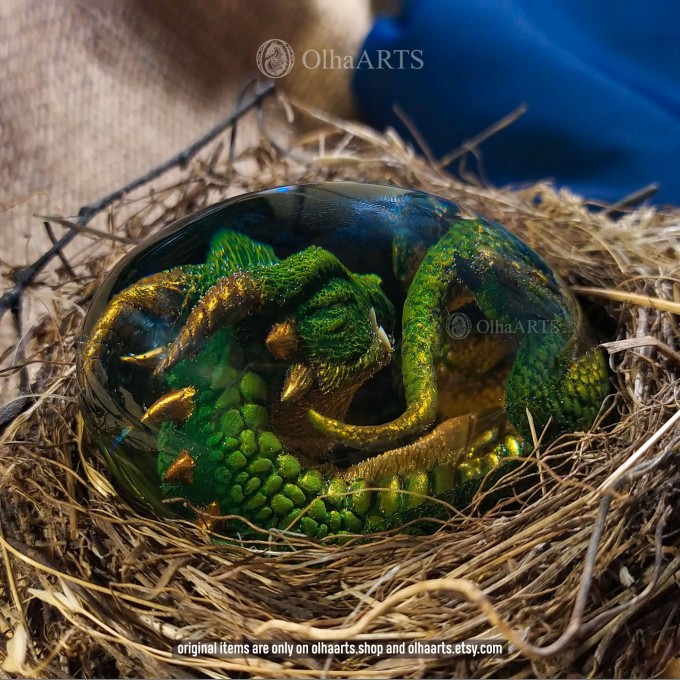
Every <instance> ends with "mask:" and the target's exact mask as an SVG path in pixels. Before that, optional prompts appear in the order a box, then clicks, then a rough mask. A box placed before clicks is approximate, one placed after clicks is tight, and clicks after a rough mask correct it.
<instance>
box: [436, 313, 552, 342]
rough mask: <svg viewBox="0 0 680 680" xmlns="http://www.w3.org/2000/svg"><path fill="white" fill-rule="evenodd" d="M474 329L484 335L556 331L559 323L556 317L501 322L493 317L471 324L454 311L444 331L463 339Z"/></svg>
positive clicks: (452, 336)
mask: <svg viewBox="0 0 680 680" xmlns="http://www.w3.org/2000/svg"><path fill="white" fill-rule="evenodd" d="M473 330H474V332H475V333H478V334H481V335H486V334H488V333H497V334H499V335H512V334H514V333H524V334H526V333H557V332H559V330H560V329H559V324H558V322H557V320H556V319H525V320H523V321H520V320H518V321H511V322H507V323H503V322H500V321H495V320H493V319H479V320H477V322H476V323H475V324H474V326H473V324H472V319H470V317H469V316H468V315H467V314H463V313H462V312H455V313H454V314H449V316H448V317H447V319H446V332H447V334H448V336H449V337H450V338H451V339H452V340H465V338H467V336H468V335H470V333H472V331H473Z"/></svg>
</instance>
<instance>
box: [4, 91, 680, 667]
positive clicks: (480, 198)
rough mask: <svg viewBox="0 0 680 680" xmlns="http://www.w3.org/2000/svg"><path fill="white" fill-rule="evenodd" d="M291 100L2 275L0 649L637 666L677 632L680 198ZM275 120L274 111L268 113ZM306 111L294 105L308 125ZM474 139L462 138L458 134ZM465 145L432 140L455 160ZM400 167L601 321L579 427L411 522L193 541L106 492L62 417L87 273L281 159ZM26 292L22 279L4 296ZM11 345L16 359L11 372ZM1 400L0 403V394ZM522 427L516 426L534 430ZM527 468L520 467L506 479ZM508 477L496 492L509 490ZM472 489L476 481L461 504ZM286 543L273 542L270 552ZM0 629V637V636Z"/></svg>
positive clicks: (71, 416)
mask: <svg viewBox="0 0 680 680" xmlns="http://www.w3.org/2000/svg"><path fill="white" fill-rule="evenodd" d="M269 108H270V109H271V110H270V114H271V113H275V111H274V110H275V109H276V110H278V111H281V110H284V111H285V112H286V114H287V115H289V116H293V115H294V116H296V117H298V118H299V117H305V118H306V119H307V121H308V123H309V120H310V119H312V121H313V124H314V127H315V130H316V131H315V132H313V133H309V134H307V135H306V137H305V138H304V139H300V138H298V139H296V140H295V143H294V144H293V145H292V150H290V151H283V150H282V149H281V147H280V146H279V145H278V144H276V143H275V142H274V141H273V140H272V138H271V136H270V135H269V134H266V130H264V128H262V132H263V134H262V138H261V141H260V142H259V143H258V144H256V145H254V146H252V147H249V148H246V149H245V150H244V151H242V152H240V153H238V154H236V156H235V157H233V149H232V151H231V153H229V152H228V151H225V149H228V148H229V147H228V146H227V145H226V144H224V145H220V146H218V148H217V149H212V150H210V151H209V152H207V153H206V154H205V155H204V156H203V158H202V159H198V160H194V161H193V162H192V163H191V164H190V165H189V167H188V168H186V169H185V170H183V171H182V172H181V173H180V174H179V175H180V176H179V177H178V178H177V179H175V178H173V179H168V176H165V177H164V179H163V181H165V182H166V184H165V185H159V184H158V183H156V185H155V190H154V192H153V193H151V194H149V192H148V190H146V189H142V190H137V191H136V193H134V192H133V193H131V194H127V195H126V196H124V197H121V198H120V200H117V201H116V202H115V203H114V204H113V205H112V207H111V208H109V209H108V210H107V211H105V213H103V214H101V215H99V216H98V217H97V218H96V219H94V220H93V221H92V224H89V225H88V224H85V225H84V226H86V227H87V231H85V232H83V230H82V229H81V230H79V231H80V232H81V233H79V235H78V237H77V238H76V239H75V240H74V243H72V244H71V246H70V248H69V249H67V250H66V251H64V255H63V259H62V260H61V261H57V265H58V266H55V267H53V268H52V270H51V271H50V272H49V273H42V274H41V275H40V277H39V282H38V283H35V284H34V285H32V286H30V287H29V288H27V290H26V291H25V294H24V296H23V301H24V304H25V306H26V304H28V302H30V303H31V305H32V306H33V307H34V308H35V307H36V306H39V307H40V308H41V309H44V310H46V312H45V313H44V314H42V315H41V317H40V318H39V320H38V321H37V322H36V323H34V324H32V325H31V326H30V327H29V328H28V329H27V330H24V331H23V332H22V333H21V338H20V342H18V343H17V344H16V345H15V346H13V347H10V348H8V349H7V350H6V351H5V352H4V354H3V361H4V364H3V369H2V373H0V377H2V379H3V381H4V383H5V384H4V385H3V393H5V394H8V390H9V389H10V387H11V386H12V385H17V384H19V385H20V386H21V387H23V388H24V390H28V391H29V392H30V396H29V398H26V399H23V400H19V401H15V402H11V403H9V404H6V408H5V409H4V411H3V413H4V415H5V420H6V421H7V422H5V428H4V433H3V434H2V439H1V446H2V449H1V454H0V480H1V484H2V494H1V495H0V513H1V514H0V518H1V523H0V524H1V528H2V533H1V534H0V552H1V559H0V573H2V578H1V579H0V633H2V634H3V635H4V636H5V637H6V638H8V639H9V643H8V645H7V647H6V651H7V653H6V656H5V658H4V663H3V667H4V671H5V672H11V673H21V674H23V675H28V676H37V677H68V676H72V675H77V676H81V677H111V676H115V675H121V676H132V677H173V678H174V677H236V676H237V674H239V673H242V674H245V676H246V677H249V676H256V677H265V678H269V677H272V678H274V677H276V678H282V677H296V678H298V677H329V678H331V677H357V678H358V677H361V678H370V677H379V678H387V677H452V676H455V677H465V676H473V677H496V678H498V677H510V676H512V677H531V676H536V675H538V676H547V677H550V676H555V675H559V676H567V675H569V674H572V675H574V674H575V675H577V676H582V675H590V676H608V677H613V676H617V677H618V676H620V677H629V676H632V675H643V676H645V675H647V676H649V675H650V674H653V673H658V672H660V671H661V670H662V669H663V668H664V666H665V665H666V664H667V662H668V661H669V660H670V659H671V658H672V657H673V656H674V654H675V650H676V649H677V647H678V624H679V622H680V611H679V605H680V591H679V589H678V582H677V579H678V575H679V574H680V552H679V549H678V546H679V542H680V540H679V536H678V530H679V529H680V520H679V517H678V510H677V508H678V500H679V494H680V472H679V470H678V464H677V458H676V456H677V453H678V442H679V441H680V428H678V426H677V423H678V420H679V419H680V415H678V414H679V413H680V411H679V410H678V403H677V397H676V384H677V375H678V370H679V369H680V354H679V353H678V352H679V348H678V338H677V334H678V329H677V325H676V319H677V317H676V316H675V315H676V314H678V312H680V288H679V286H678V280H677V278H676V276H677V272H676V268H677V263H678V261H679V260H678V255H679V251H680V239H679V234H680V213H679V212H677V211H665V212H664V211H657V210H653V209H650V208H639V209H632V208H629V207H626V206H618V208H617V209H616V210H599V211H594V210H592V209H589V208H588V207H587V206H586V205H584V203H583V201H582V200H581V199H580V198H578V197H576V196H574V195H572V194H569V193H568V192H566V191H560V192H556V191H555V190H554V189H553V188H552V187H551V186H550V185H549V184H547V183H546V184H538V185H534V186H530V187H527V188H523V189H521V190H518V191H509V190H504V191H498V190H494V189H490V188H486V187H483V186H480V185H479V184H474V183H470V182H462V181H460V180H457V179H454V178H453V177H452V176H451V175H450V174H447V172H446V171H445V169H444V168H442V167H441V166H440V165H438V164H437V163H436V162H434V161H432V160H431V159H429V160H428V159H427V157H426V158H423V157H421V156H417V155H416V154H415V153H414V152H413V151H412V149H410V148H409V147H408V146H407V145H406V144H405V143H404V142H403V141H402V140H401V139H400V138H399V137H398V136H397V135H396V134H394V133H392V132H387V133H386V134H378V133H377V132H375V131H373V130H371V129H369V128H366V127H364V126H361V125H357V124H354V123H349V122H347V121H342V120H334V119H332V118H330V117H328V116H326V115H323V114H321V113H319V112H311V111H308V110H305V109H304V107H302V106H300V105H291V104H290V103H287V102H283V101H282V100H281V99H279V100H277V101H276V102H273V101H270V102H269ZM291 129H292V128H291ZM308 129H309V128H308ZM477 141H479V140H477ZM475 153H476V149H475V148H474V147H472V146H470V147H466V148H463V149H461V150H460V152H459V153H457V154H453V155H452V156H451V159H453V158H458V159H467V160H469V159H470V158H471V157H473V156H474V154H475ZM339 179H351V180H363V181H371V182H383V183H385V182H387V183H393V184H396V185H399V186H406V187H415V188H419V189H424V190H427V191H429V192H432V193H435V194H438V195H441V196H443V197H445V198H448V199H451V200H453V201H455V202H457V203H458V204H460V205H461V206H462V208H463V209H464V210H469V211H475V212H479V213H481V214H483V215H484V216H486V217H488V218H491V219H496V220H498V221H500V222H502V223H503V224H504V225H506V226H507V227H509V228H510V229H511V230H513V231H514V232H515V233H517V234H519V235H520V236H521V237H523V238H524V239H525V240H526V241H527V242H528V243H530V244H531V245H532V246H533V247H534V248H535V249H536V250H538V251H539V252H540V253H541V254H542V255H543V256H544V257H545V258H546V259H547V260H548V261H549V262H550V263H551V265H552V266H553V267H554V268H555V269H556V270H557V271H558V272H559V273H560V274H561V275H562V276H563V277H564V278H565V279H566V280H567V281H568V282H569V284H570V285H572V286H573V287H574V288H575V290H577V291H579V295H580V296H581V298H582V300H583V301H584V303H585V304H586V308H587V309H588V310H589V313H590V314H591V316H593V317H594V318H595V319H596V321H597V323H598V324H599V325H600V327H601V328H603V329H604V330H605V332H606V333H607V337H606V338H605V340H606V341H607V342H606V345H605V346H606V347H607V349H608V350H609V353H610V363H611V368H612V371H613V380H614V383H615V385H616V395H615V396H614V397H613V398H612V399H611V400H610V401H609V402H608V403H607V404H605V409H604V410H605V411H607V412H608V413H609V418H606V417H605V416H606V414H605V413H604V411H603V419H602V421H601V423H600V424H599V426H598V427H596V428H595V429H594V430H593V431H592V432H590V433H588V434H577V435H574V436H570V437H566V438H563V439H562V440H560V441H558V442H557V443H555V444H554V445H553V446H551V447H550V448H547V449H546V448H545V447H543V446H541V445H540V442H539V443H538V445H537V446H536V450H535V452H534V453H533V454H532V455H531V456H530V457H529V458H528V459H527V460H526V461H525V463H524V464H523V466H522V468H521V469H520V470H519V471H517V472H515V473H513V478H512V479H508V480H507V481H505V482H504V484H505V485H506V486H507V488H508V496H509V497H507V498H506V500H505V501H503V502H501V503H500V504H498V505H496V506H495V507H494V508H493V509H492V510H487V511H485V512H481V511H480V512H472V513H469V514H466V515H461V514H460V513H452V514H451V518H450V520H449V521H447V522H443V523H442V525H441V528H440V530H439V531H437V532H436V533H435V534H433V535H429V536H422V537H413V536H404V535H400V534H398V533H393V534H390V535H384V536H382V537H378V538H376V539H375V540H373V541H372V542H370V543H351V542H350V543H348V544H347V545H344V546H324V545H319V544H316V543H314V542H312V541H309V540H306V539H303V538H300V537H299V536H297V537H296V536H290V535H288V536H286V535H281V534H278V535H272V536H271V537H269V539H268V540H265V539H263V542H262V544H261V546H260V547H259V549H257V550H253V549H250V548H248V547H247V546H245V545H239V544H238V543H234V544H228V545H219V546H217V545H215V544H213V543H212V542H211V540H210V538H209V537H207V536H206V535H205V534H203V533H201V531H199V530H198V529H197V528H196V527H194V526H193V525H191V524H190V523H188V522H180V521H177V522H169V521H161V520H159V519H156V518H154V517H153V516H151V515H150V514H148V513H145V510H144V509H143V508H141V507H137V506H133V505H130V504H129V503H127V502H125V501H124V500H122V499H121V498H120V497H119V496H117V495H116V494H115V492H114V490H113V488H112V486H111V484H110V482H109V480H108V478H107V477H106V472H105V470H103V469H102V468H101V467H100V465H99V463H98V461H97V460H96V458H93V456H92V453H93V446H92V444H91V443H90V442H89V441H88V439H87V438H86V437H84V436H83V430H82V424H81V421H80V420H79V418H78V411H77V403H76V394H77V388H76V383H75V368H74V357H75V351H76V342H77V338H78V332H79V327H80V325H81V323H82V320H83V314H84V311H85V309H86V308H87V305H88V302H89V300H90V299H91V296H92V293H93V291H94V290H95V289H96V288H97V285H98V284H99V283H100V282H101V281H102V279H103V277H104V276H105V275H106V272H107V271H109V270H110V268H111V266H112V265H113V263H114V262H116V261H117V260H118V259H119V258H120V257H121V256H122V255H123V253H125V252H127V251H128V250H129V249H130V247H131V246H130V245H129V242H130V241H132V242H137V241H138V240H139V239H141V238H142V237H143V236H145V235H146V234H148V233H151V232H153V231H155V230H156V229H158V228H159V227H160V226H161V225H163V224H166V223H167V222H169V221H171V220H173V219H175V218H177V217H179V216H181V215H184V214H186V213H187V212H190V211H193V210H195V209H197V208H199V207H201V206H203V205H207V204H209V203H212V202H214V201H216V200H218V199H221V198H224V197H225V196H231V195H235V194H238V193H242V192H245V191H252V190H257V189H261V188H265V187H271V186H276V185H283V184H290V183H296V182H316V181H327V180H339ZM27 301H28V302H27ZM21 367H26V370H24V371H20V368H21ZM12 404H14V407H13V409H14V410H12ZM539 434H540V433H539ZM520 477H523V478H530V479H532V483H531V484H530V485H529V487H528V488H527V487H526V486H525V487H522V486H512V483H513V479H516V478H520ZM511 489H512V491H511ZM480 500H481V499H479V498H478V499H476V507H477V506H478V504H479V501H480ZM282 546H295V547H297V548H298V549H297V550H295V551H290V550H289V551H282V550H281V549H280V548H281V547H282ZM352 636H355V637H356V639H368V640H370V639H376V638H401V639H404V640H413V639H439V640H448V641H460V640H465V639H469V638H487V639H493V640H505V641H508V642H509V643H510V653H509V654H508V655H507V656H503V657H484V658H481V657H479V658H476V659H473V658H463V657H459V658H453V657H440V658H436V659H428V660H424V659H403V658H385V657H383V658H377V657H370V656H367V657H349V658H344V659H343V658H333V657H328V658H317V659H294V660H283V659H278V660H277V659H270V660H266V659H257V658H231V659H218V658H198V659H191V658H185V659H173V658H172V656H171V646H172V644H173V643H174V642H176V641H179V640H187V639H194V640H195V639H218V640H220V639H224V640H241V639H249V638H258V637H259V638H267V637H271V638H272V639H280V640H282V639H303V638H304V639H314V640H328V641H332V640H338V639H346V638H349V637H352ZM2 654H4V651H0V655H2Z"/></svg>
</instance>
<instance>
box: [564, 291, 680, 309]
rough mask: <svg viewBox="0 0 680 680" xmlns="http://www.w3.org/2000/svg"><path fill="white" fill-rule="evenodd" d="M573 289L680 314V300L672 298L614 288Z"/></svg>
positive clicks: (583, 293)
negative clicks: (664, 298)
mask: <svg viewBox="0 0 680 680" xmlns="http://www.w3.org/2000/svg"><path fill="white" fill-rule="evenodd" d="M571 290H573V291H574V292H575V293H580V294H582V295H595V296H596V297H602V298H606V299H607V300H613V301H614V302H628V303H629V304H631V305H638V306H639V307H649V308H651V309H658V310H659V311H662V312H670V313H671V314H680V302H673V301H672V300H662V299H661V298H655V297H649V295H640V294H639V293H627V292H625V291H622V290H614V289H613V288H591V287H589V286H572V288H571Z"/></svg>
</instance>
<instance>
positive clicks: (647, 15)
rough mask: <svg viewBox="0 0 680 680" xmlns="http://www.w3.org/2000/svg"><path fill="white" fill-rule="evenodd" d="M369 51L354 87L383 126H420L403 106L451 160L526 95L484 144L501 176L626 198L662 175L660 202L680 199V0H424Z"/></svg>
mask: <svg viewBox="0 0 680 680" xmlns="http://www.w3.org/2000/svg"><path fill="white" fill-rule="evenodd" d="M362 49H364V50H366V51H367V54H368V57H369V59H370V61H371V64H372V65H373V66H374V68H373V69H371V68H364V67H361V68H357V69H355V71H354V75H353V85H354V89H355V93H356V96H357V101H358V105H359V108H360V110H361V112H362V114H363V117H364V119H365V120H366V121H367V122H369V123H370V124H372V125H373V126H375V127H378V128H383V127H385V126H387V125H391V126H394V127H396V128H397V129H398V130H399V131H400V132H401V133H402V134H404V135H405V136H407V137H409V135H408V133H407V131H406V130H405V128H404V125H403V124H402V123H401V122H400V120H399V118H398V117H397V116H396V115H395V113H394V111H393V106H394V104H399V106H400V107H401V108H402V109H403V110H404V111H405V112H406V114H407V115H408V117H409V118H410V119H411V120H412V121H413V122H414V123H415V126H416V128H417V129H418V130H419V131H420V133H421V134H422V135H423V136H424V137H425V139H426V140H427V142H428V143H429V145H430V147H431V148H432V149H433V151H434V153H435V154H436V155H437V156H438V157H441V156H443V155H445V154H446V153H448V152H449V151H451V150H453V149H455V148H457V147H458V146H459V145H460V144H461V142H462V141H463V140H466V139H469V138H471V137H473V136H475V135H476V134H478V133H479V132H480V131H482V130H483V129H484V128H486V127H487V126H489V125H491V124H492V123H494V122H496V121H498V120H499V119H500V118H502V117H504V116H505V115H507V114H508V113H509V112H510V111H512V110H513V109H515V108H516V107H517V106H518V105H519V104H522V103H525V104H527V105H528V111H527V113H526V114H525V115H524V116H522V118H520V119H519V120H518V121H516V122H514V123H513V124H512V125H511V126H509V127H507V128H505V129H504V130H503V131H501V132H499V133H497V134H496V135H495V136H493V137H492V138H491V139H489V140H488V141H486V142H484V144H483V145H482V146H481V151H482V154H483V167H484V170H485V172H486V175H487V176H488V177H489V179H490V181H491V182H493V183H494V184H497V185H504V184H508V183H514V184H518V183H526V182H528V181H533V180H540V179H553V180H554V181H555V182H556V183H557V184H558V185H559V186H568V187H570V188H571V189H572V190H574V191H576V192H578V193H580V194H582V195H584V196H586V197H589V198H595V199H602V200H606V201H617V200H620V199H621V198H623V197H625V196H627V195H629V194H630V193H632V192H634V191H636V190H638V189H640V188H642V187H643V186H645V185H647V184H649V183H651V182H658V183H659V191H658V193H657V194H656V195H655V196H654V197H653V198H652V201H653V202H655V203H675V204H680V0H649V1H648V2H642V1H641V0H637V1H633V0H619V1H618V2H611V1H610V0H608V1H605V0H414V1H413V2H407V3H406V5H405V7H404V11H403V14H402V16H400V17H398V18H389V19H388V18H380V19H378V20H377V21H376V22H375V24H374V26H373V29H372V31H371V32H370V34H369V35H368V37H367V39H366V42H365V44H364V46H363V48H362ZM376 50H390V51H394V50H422V56H421V59H422V62H423V65H422V68H420V69H418V68H411V66H417V65H418V64H417V61H415V60H409V59H404V65H405V66H406V68H404V69H397V68H393V69H388V68H381V69H378V68H375V66H376V65H377V63H378V59H377V52H376ZM391 62H392V65H393V66H394V65H396V63H397V60H396V59H394V58H393V59H392V60H391ZM364 63H367V62H366V60H364Z"/></svg>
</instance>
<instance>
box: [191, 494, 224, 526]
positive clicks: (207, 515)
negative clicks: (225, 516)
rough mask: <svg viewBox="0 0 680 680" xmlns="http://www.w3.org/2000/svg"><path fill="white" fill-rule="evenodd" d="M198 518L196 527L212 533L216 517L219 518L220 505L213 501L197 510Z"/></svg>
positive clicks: (216, 520)
mask: <svg viewBox="0 0 680 680" xmlns="http://www.w3.org/2000/svg"><path fill="white" fill-rule="evenodd" d="M198 512H199V516H198V519H197V520H196V523H197V524H198V526H199V527H200V528H201V529H203V531H206V532H207V531H212V530H213V529H214V528H215V525H216V524H217V522H218V517H219V516H220V514H221V513H220V504H219V503H218V502H217V501H213V502H212V503H210V504H209V505H206V506H204V507H202V508H198Z"/></svg>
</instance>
